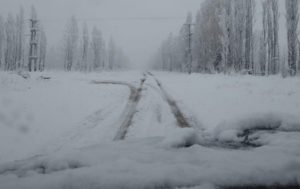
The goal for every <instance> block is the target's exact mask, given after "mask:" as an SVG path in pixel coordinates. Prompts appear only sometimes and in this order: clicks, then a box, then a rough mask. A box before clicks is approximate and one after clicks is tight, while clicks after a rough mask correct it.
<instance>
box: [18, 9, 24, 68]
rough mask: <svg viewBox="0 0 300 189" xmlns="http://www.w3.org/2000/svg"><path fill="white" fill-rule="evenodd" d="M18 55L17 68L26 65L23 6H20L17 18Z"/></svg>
mask: <svg viewBox="0 0 300 189" xmlns="http://www.w3.org/2000/svg"><path fill="white" fill-rule="evenodd" d="M16 56H17V60H16V64H17V69H21V68H23V67H24V66H25V18H24V9H23V7H21V8H20V12H19V14H18V15H17V18H16Z"/></svg>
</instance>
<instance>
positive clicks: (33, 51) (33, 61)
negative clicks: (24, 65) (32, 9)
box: [28, 18, 38, 72]
mask: <svg viewBox="0 0 300 189" xmlns="http://www.w3.org/2000/svg"><path fill="white" fill-rule="evenodd" d="M37 25H38V20H37V19H34V18H32V19H30V49H29V62H28V69H29V72H31V71H32V70H34V71H35V72H36V71H37V62H38V38H37V32H38V27H37ZM32 66H33V68H32Z"/></svg>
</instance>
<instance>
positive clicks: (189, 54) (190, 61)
mask: <svg viewBox="0 0 300 189" xmlns="http://www.w3.org/2000/svg"><path fill="white" fill-rule="evenodd" d="M185 25H186V27H187V30H188V34H187V37H188V50H187V67H188V73H189V74H191V73H192V64H193V53H192V37H193V33H192V26H193V25H194V24H192V23H188V24H185Z"/></svg>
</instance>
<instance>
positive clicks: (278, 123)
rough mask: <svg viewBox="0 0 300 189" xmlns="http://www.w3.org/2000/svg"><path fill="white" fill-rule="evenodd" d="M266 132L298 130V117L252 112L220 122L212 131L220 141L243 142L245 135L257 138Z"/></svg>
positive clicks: (299, 124)
mask: <svg viewBox="0 0 300 189" xmlns="http://www.w3.org/2000/svg"><path fill="white" fill-rule="evenodd" d="M259 132H260V133H259ZM266 132H267V133H274V132H300V119H299V117H296V116H293V115H288V114H275V113H267V114H263V113H262V114H253V115H250V116H247V117H244V118H240V119H238V120H231V121H224V122H221V123H220V124H219V125H218V126H217V127H216V128H215V130H214V131H213V136H214V138H215V139H216V140H218V141H221V142H245V137H249V136H251V135H252V139H251V140H259V139H260V137H261V136H260V135H261V134H264V133H266ZM247 140H250V139H249V138H248V139H247ZM252 142H253V141H252Z"/></svg>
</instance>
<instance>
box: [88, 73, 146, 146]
mask: <svg viewBox="0 0 300 189" xmlns="http://www.w3.org/2000/svg"><path fill="white" fill-rule="evenodd" d="M146 79H147V75H146V74H144V77H143V78H142V79H141V81H140V85H139V87H138V88H136V87H135V86H133V85H132V84H130V83H126V82H118V81H92V83H93V84H104V85H124V86H127V87H128V88H129V89H130V96H129V99H128V102H127V105H126V107H125V109H124V111H123V113H122V116H121V118H120V121H119V123H120V128H119V130H118V131H117V134H116V136H115V137H114V141H119V140H124V139H125V138H126V135H127V133H128V129H129V127H130V125H131V123H132V119H133V117H134V115H135V113H136V109H137V105H138V103H139V101H140V99H141V93H142V90H143V85H144V83H145V81H146Z"/></svg>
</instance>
